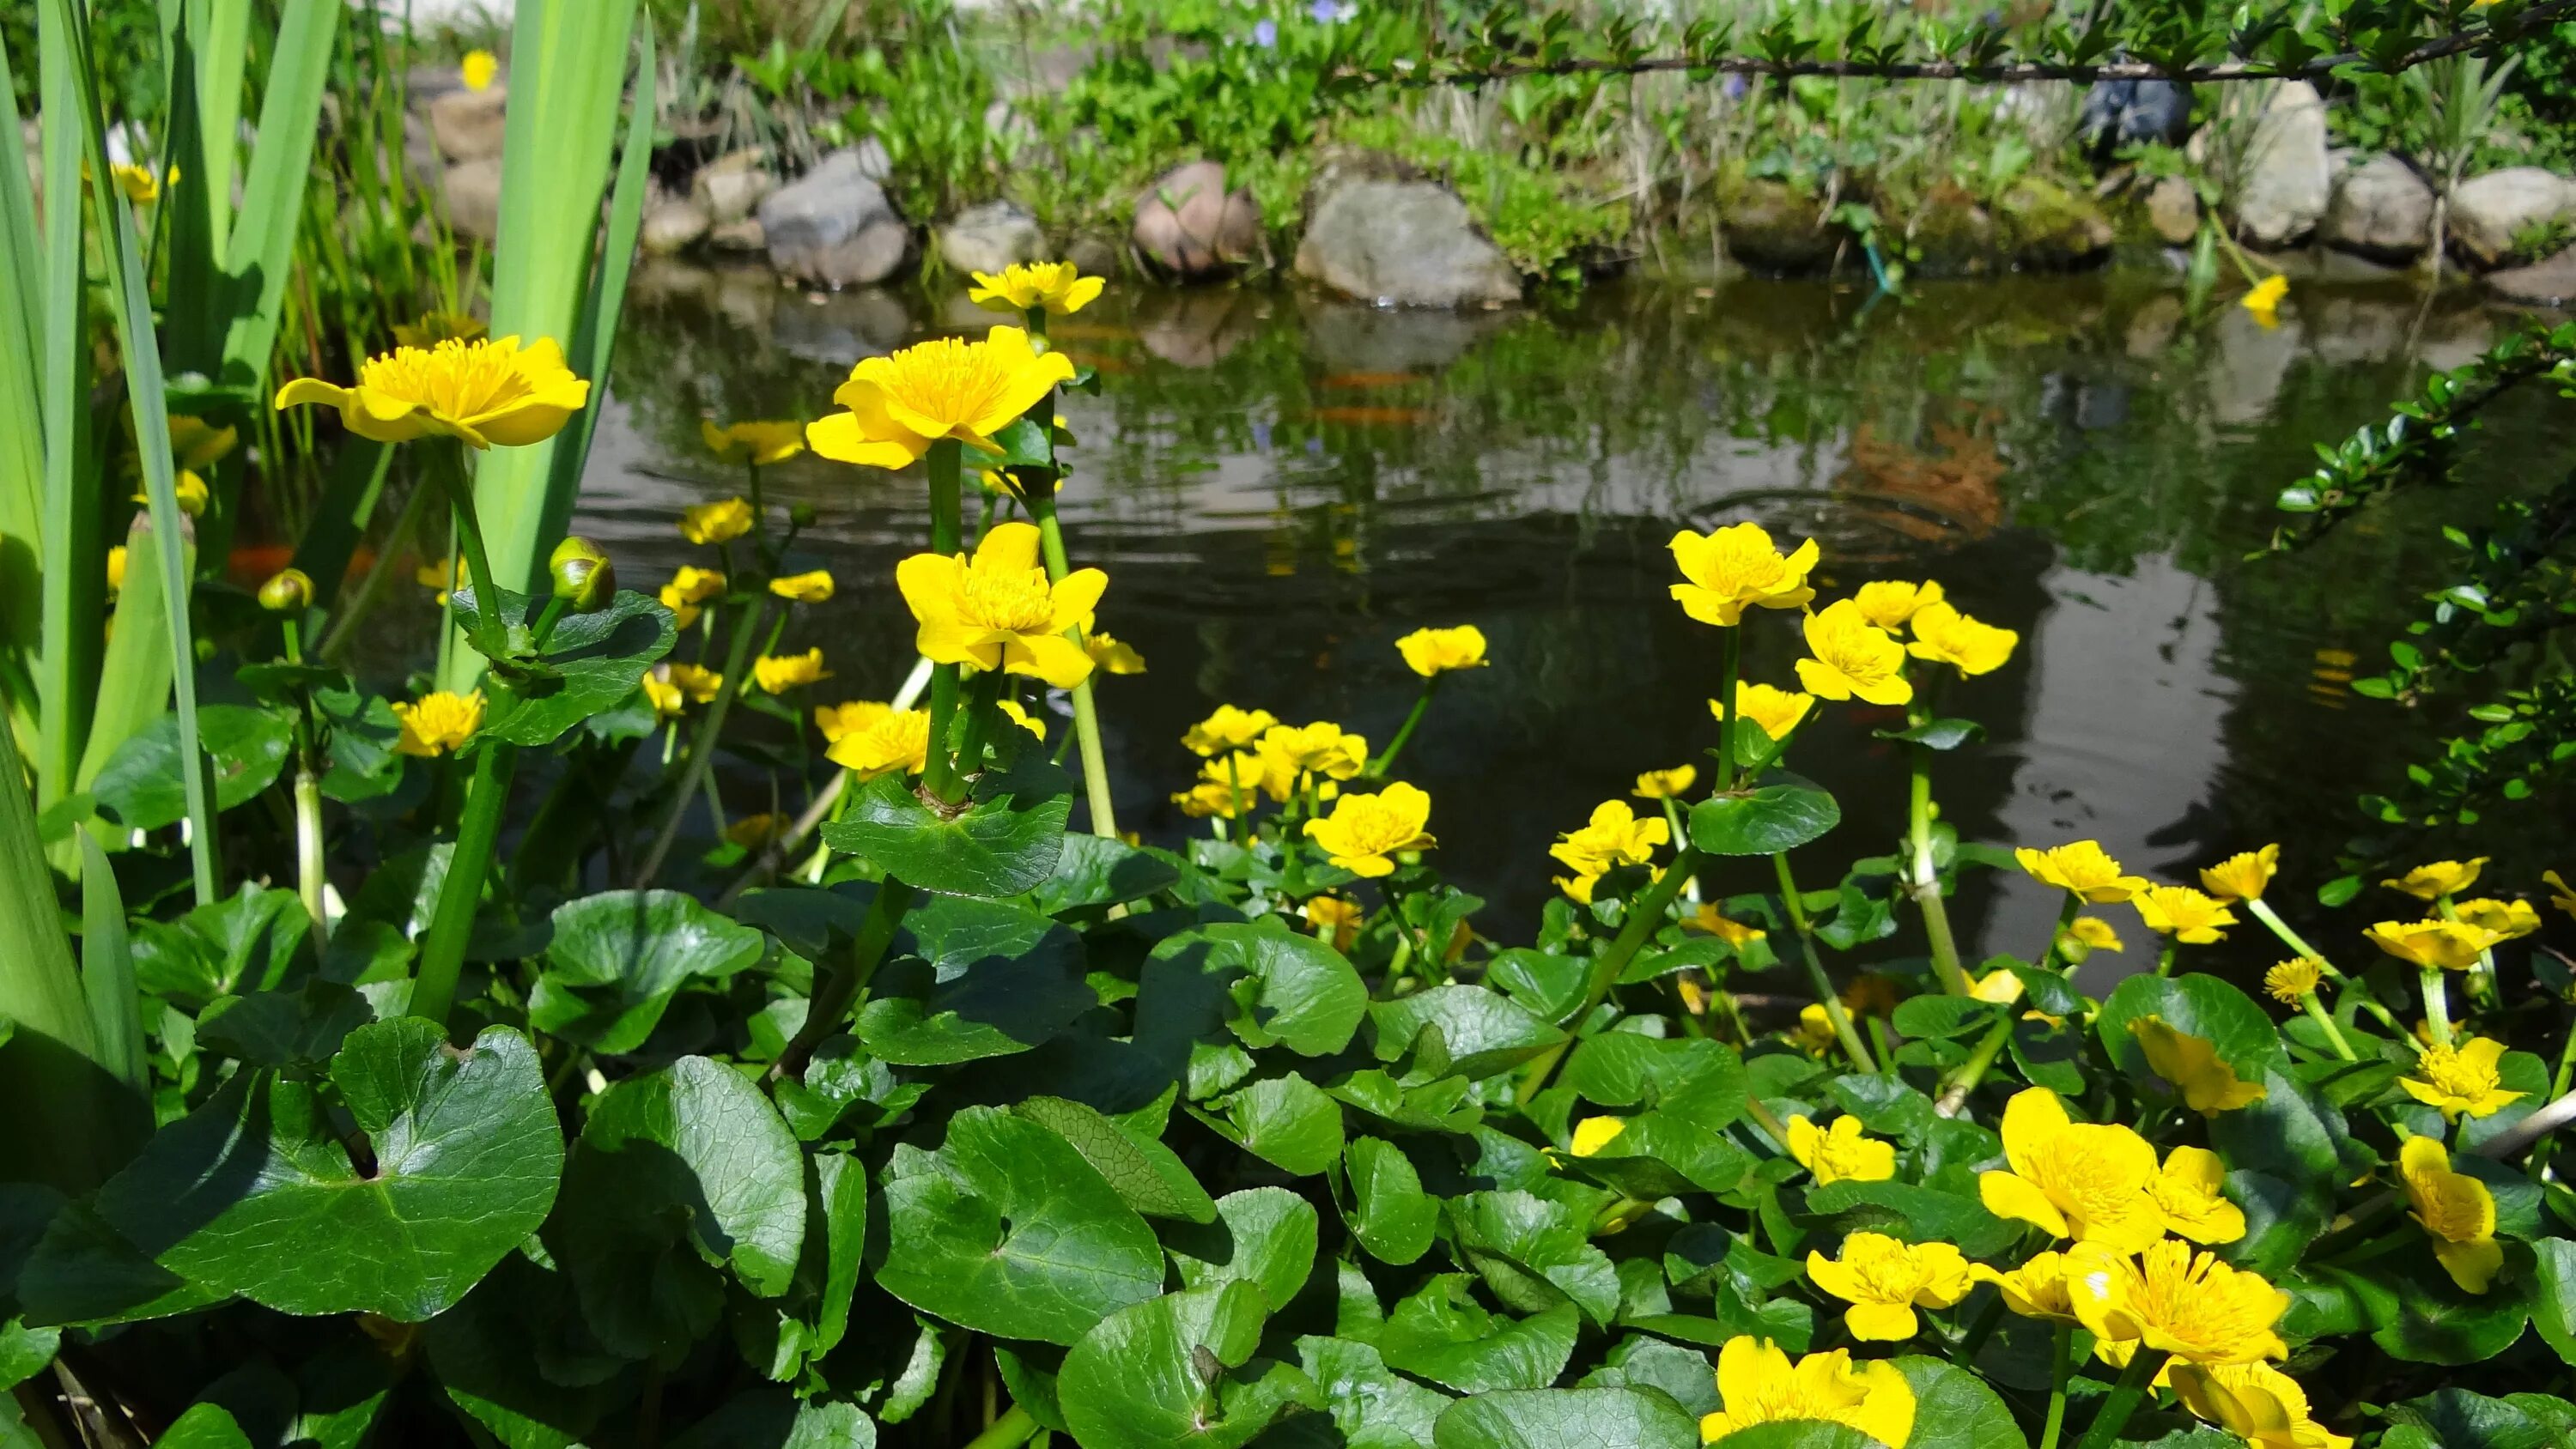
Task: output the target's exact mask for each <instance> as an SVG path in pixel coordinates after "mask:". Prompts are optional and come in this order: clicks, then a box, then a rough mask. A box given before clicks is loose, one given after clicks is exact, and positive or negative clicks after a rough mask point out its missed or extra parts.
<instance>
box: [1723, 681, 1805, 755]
mask: <svg viewBox="0 0 2576 1449" xmlns="http://www.w3.org/2000/svg"><path fill="white" fill-rule="evenodd" d="M1815 707H1816V697H1815V696H1814V695H1812V694H1800V693H1797V692H1796V691H1794V690H1787V689H1780V688H1777V687H1775V686H1772V685H1768V684H1750V683H1747V682H1745V681H1743V680H1737V681H1736V684H1735V711H1736V714H1737V715H1738V716H1739V717H1741V718H1742V719H1744V720H1745V721H1747V722H1748V723H1750V724H1751V725H1752V726H1753V727H1754V728H1755V729H1758V730H1760V731H1762V733H1764V734H1766V735H1769V736H1770V737H1771V738H1772V739H1775V740H1783V739H1787V738H1788V737H1789V731H1791V730H1793V729H1796V728H1797V727H1798V722H1799V721H1801V720H1803V719H1805V718H1806V717H1807V711H1809V710H1811V709H1813V708H1815ZM1708 712H1709V713H1710V714H1712V715H1714V716H1716V717H1717V718H1718V719H1721V720H1723V719H1725V718H1726V705H1725V703H1724V702H1723V701H1720V700H1714V699H1712V700H1710V701H1709V702H1708Z"/></svg>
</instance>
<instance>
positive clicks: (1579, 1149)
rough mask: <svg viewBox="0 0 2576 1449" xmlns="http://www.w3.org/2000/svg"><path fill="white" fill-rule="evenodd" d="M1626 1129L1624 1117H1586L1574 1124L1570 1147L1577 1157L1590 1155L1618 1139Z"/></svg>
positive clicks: (1626, 1122)
mask: <svg viewBox="0 0 2576 1449" xmlns="http://www.w3.org/2000/svg"><path fill="white" fill-rule="evenodd" d="M1627 1130H1628V1119H1627V1118H1625V1117H1586V1118H1584V1119H1583V1120H1582V1121H1580V1122H1577V1123H1575V1124H1574V1144H1573V1146H1572V1148H1571V1149H1570V1150H1571V1151H1572V1152H1573V1153H1574V1155H1575V1156H1577V1157H1592V1156H1596V1155H1598V1154H1599V1153H1600V1151H1601V1149H1602V1148H1604V1147H1607V1146H1609V1145H1610V1144H1611V1143H1613V1142H1616V1141H1618V1140H1619V1134H1620V1133H1622V1132H1625V1131H1627Z"/></svg>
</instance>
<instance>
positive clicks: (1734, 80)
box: [1720, 72, 1753, 101]
mask: <svg viewBox="0 0 2576 1449" xmlns="http://www.w3.org/2000/svg"><path fill="white" fill-rule="evenodd" d="M1752 88H1753V87H1752V84H1751V83H1750V82H1748V81H1746V80H1745V78H1744V76H1743V74H1742V73H1741V72H1730V73H1728V75H1727V77H1726V84H1725V85H1724V86H1722V87H1720V90H1721V91H1722V92H1723V93H1724V94H1725V96H1726V98H1727V99H1728V100H1730V101H1740V100H1742V99H1744V93H1745V92H1746V91H1748V90H1751V89H1752Z"/></svg>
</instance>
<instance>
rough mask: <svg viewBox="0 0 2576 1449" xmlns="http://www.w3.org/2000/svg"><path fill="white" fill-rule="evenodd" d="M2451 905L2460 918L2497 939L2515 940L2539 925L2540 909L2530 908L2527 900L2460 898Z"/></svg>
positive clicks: (2538, 927) (2536, 928)
mask: <svg viewBox="0 0 2576 1449" xmlns="http://www.w3.org/2000/svg"><path fill="white" fill-rule="evenodd" d="M2451 909H2452V911H2453V912H2455V913H2456V914H2457V915H2458V916H2459V918H2460V919H2461V920H2463V921H2466V922H2468V923H2469V924H2470V925H2472V926H2475V927H2477V928H2478V929H2480V930H2482V931H2486V932H2488V933H2490V934H2492V935H2493V936H2494V937H2495V938H2496V939H2497V940H2498V941H2517V940H2520V939H2521V938H2523V937H2525V936H2528V935H2530V934H2531V933H2532V932H2534V931H2537V930H2539V929H2540V912H2538V911H2535V910H2533V909H2532V908H2531V902H2529V901H2521V900H2514V901H2498V900H2475V901H2461V902H2459V903H2458V904H2456V905H2454V906H2452V907H2451Z"/></svg>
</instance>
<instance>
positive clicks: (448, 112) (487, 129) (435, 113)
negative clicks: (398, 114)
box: [429, 85, 510, 161]
mask: <svg viewBox="0 0 2576 1449" xmlns="http://www.w3.org/2000/svg"><path fill="white" fill-rule="evenodd" d="M509 100H510V92H509V88H508V87H507V86H501V85H495V86H492V87H491V88H489V89H487V90H480V91H469V90H463V89H458V90H452V91H449V92H447V93H446V94H445V95H442V96H440V97H439V98H438V99H436V100H434V101H432V102H430V103H429V129H430V134H431V135H432V136H433V137H435V138H436V139H437V142H438V150H439V154H440V155H442V156H445V157H446V158H447V159H448V160H450V161H480V160H483V159H484V158H486V157H490V156H498V155H500V154H501V137H502V131H503V129H504V124H505V123H504V117H503V112H504V110H505V108H506V107H507V106H508V104H509Z"/></svg>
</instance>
